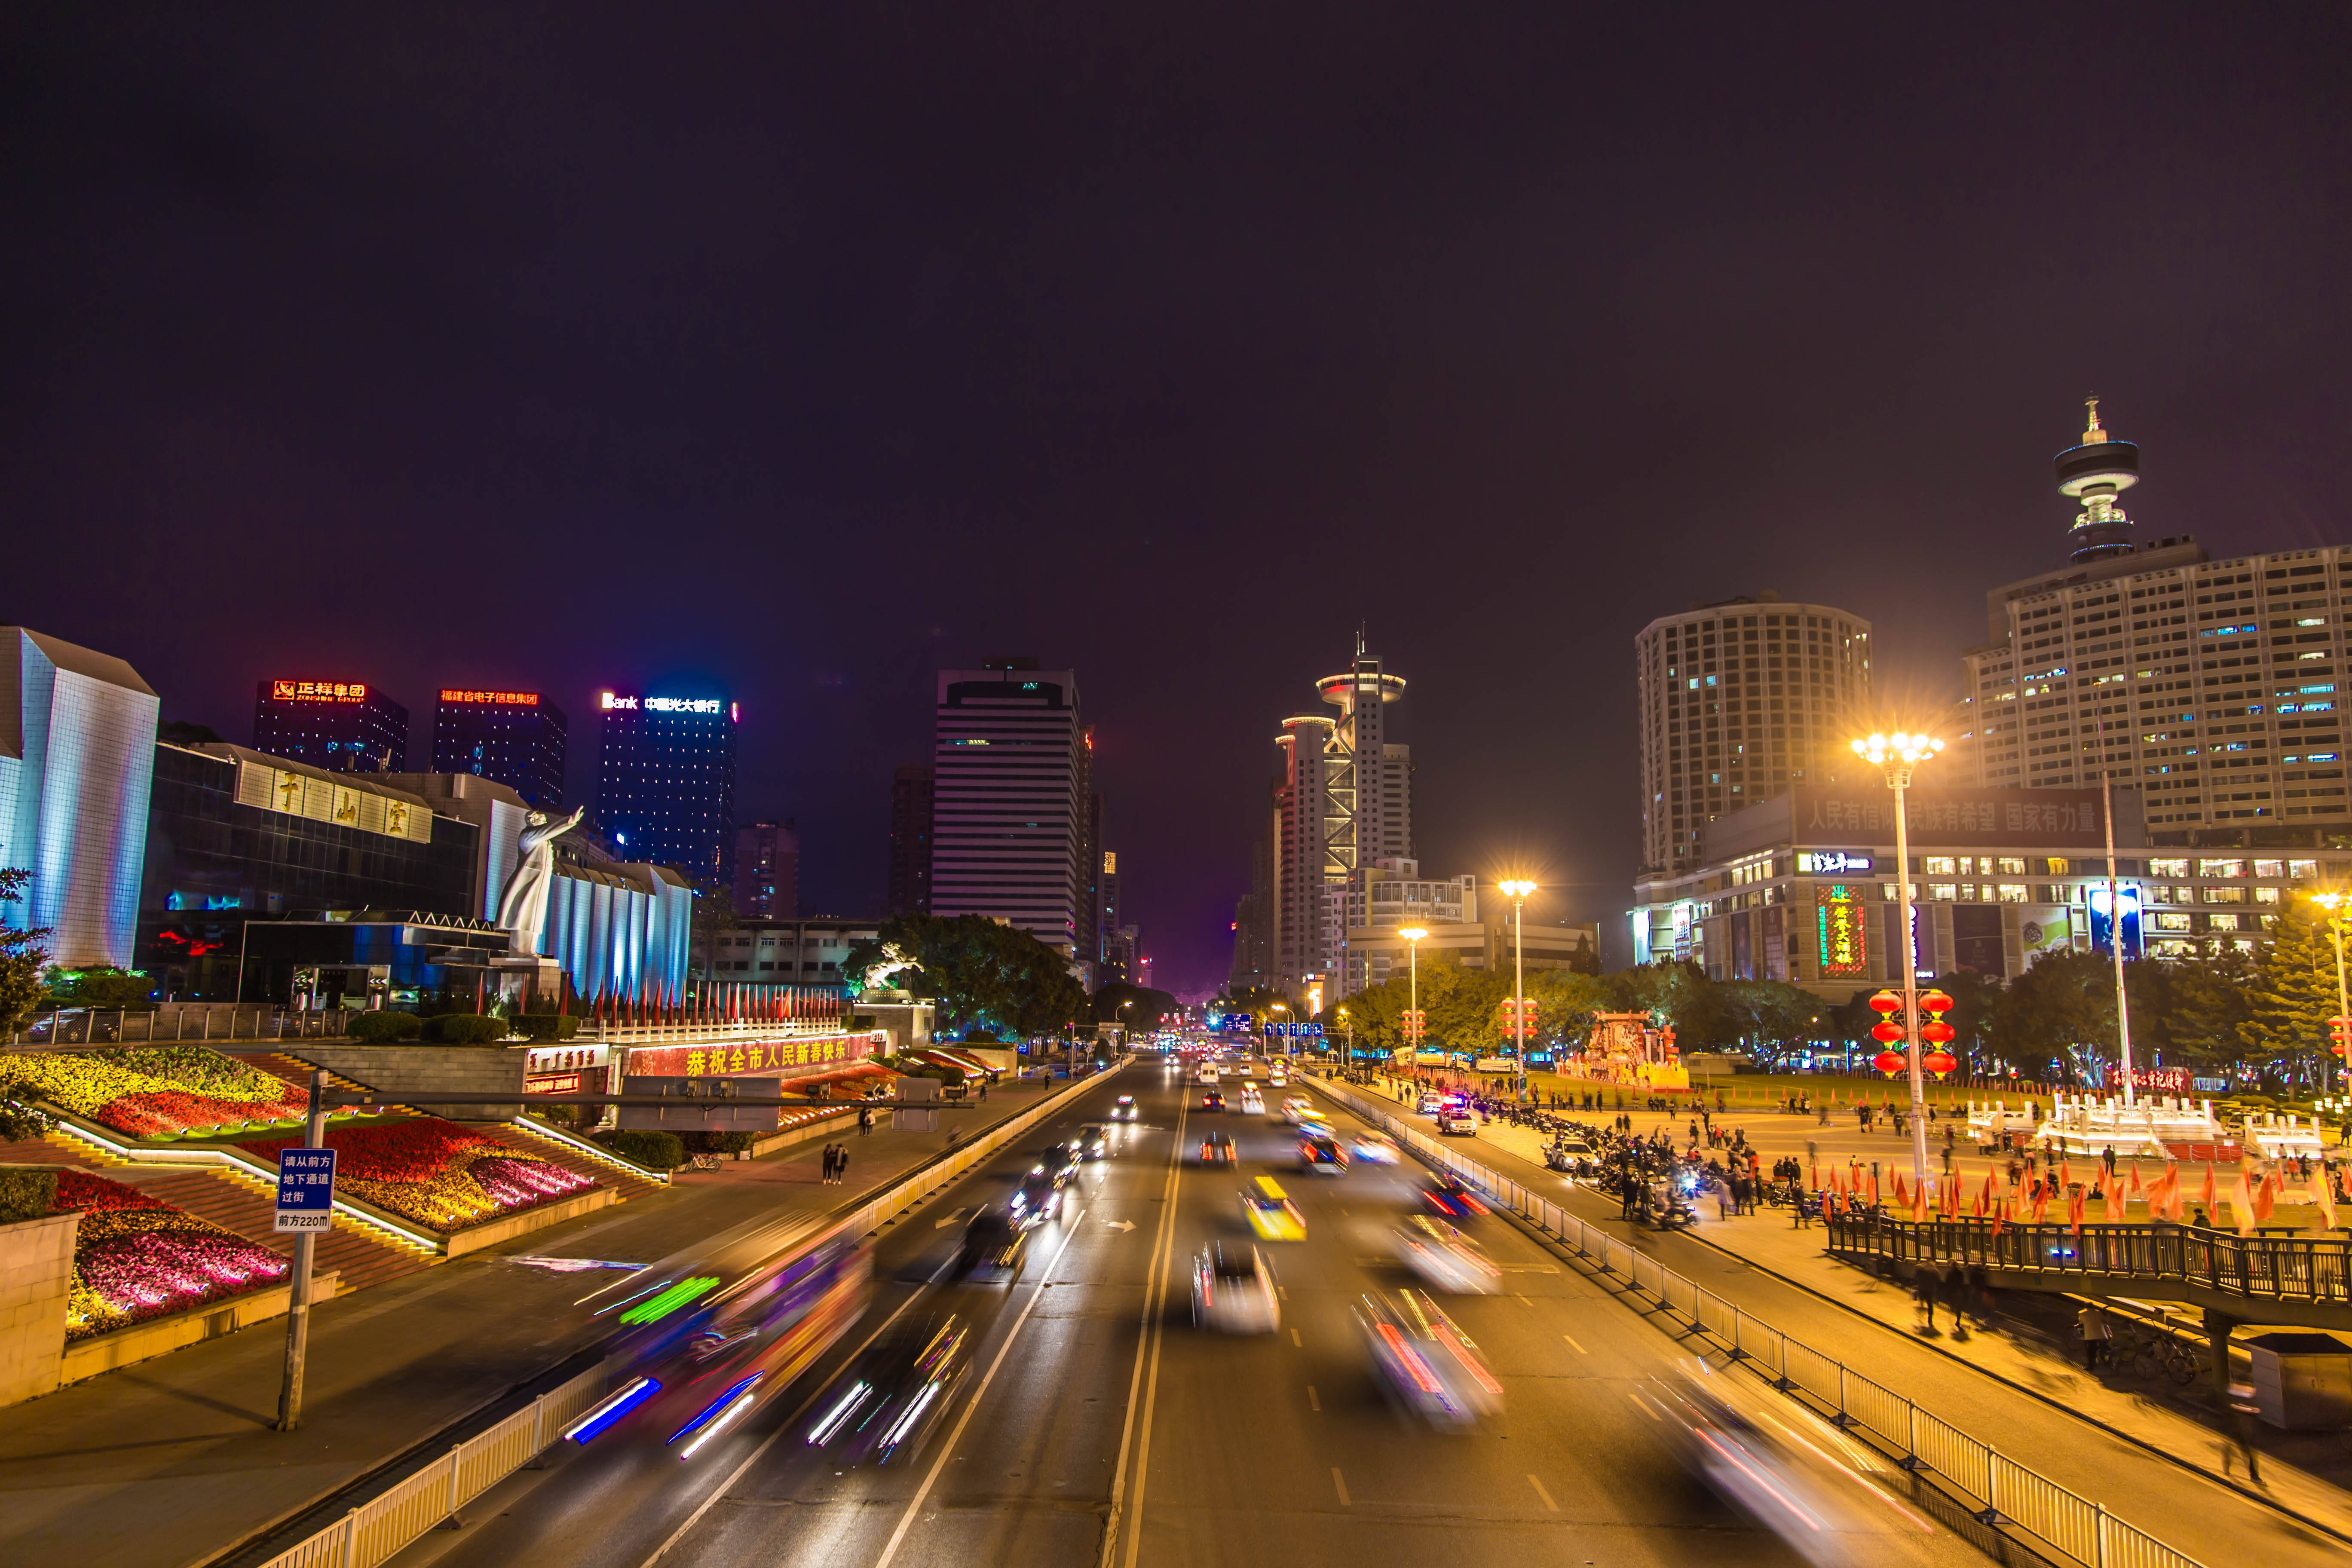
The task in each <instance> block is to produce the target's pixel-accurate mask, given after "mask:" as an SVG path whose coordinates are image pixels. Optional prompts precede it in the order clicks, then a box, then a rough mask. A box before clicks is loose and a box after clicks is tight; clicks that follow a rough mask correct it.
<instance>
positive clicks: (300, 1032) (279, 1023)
mask: <svg viewBox="0 0 2352 1568" xmlns="http://www.w3.org/2000/svg"><path fill="white" fill-rule="evenodd" d="M110 1014H111V1015H112V1016H111V1017H109V1015H110ZM191 1016H193V1018H194V1021H193V1022H191ZM351 1018H352V1015H351V1014H349V1013H345V1012H341V1011H322V1012H317V1013H292V1012H288V1011H285V1010H283V1009H281V1008H277V1007H232V1008H230V1009H229V1010H228V1012H227V1014H226V1016H222V1015H221V1014H219V1013H216V1012H215V1011H214V1010H213V1009H211V1008H195V1007H187V1008H176V1007H175V1008H173V1009H172V1016H171V1019H170V1026H169V1027H168V1028H167V1027H165V1026H164V1025H165V1020H164V1017H163V1010H162V1009H160V1008H159V1009H154V1010H144V1009H132V1008H128V1007H79V1008H68V1009H67V1010H65V1011H62V1012H56V1013H45V1014H43V1015H41V1016H39V1017H37V1018H36V1019H34V1020H33V1021H32V1023H31V1024H30V1025H29V1026H26V1027H24V1028H22V1029H16V1030H12V1031H10V1033H9V1036H8V1043H9V1044H10V1045H12V1046H89V1045H101V1046H114V1045H149V1046H152V1045H157V1044H162V1043H164V1042H169V1043H172V1044H174V1045H198V1046H201V1045H204V1044H206V1043H207V1042H210V1041H214V1040H222V1041H227V1040H340V1039H343V1038H346V1037H347V1036H346V1035H345V1029H346V1027H347V1026H348V1025H349V1023H350V1021H351ZM215 1019H218V1020H219V1021H218V1022H215ZM289 1022H290V1023H291V1025H292V1027H290V1028H289V1027H288V1025H289Z"/></svg>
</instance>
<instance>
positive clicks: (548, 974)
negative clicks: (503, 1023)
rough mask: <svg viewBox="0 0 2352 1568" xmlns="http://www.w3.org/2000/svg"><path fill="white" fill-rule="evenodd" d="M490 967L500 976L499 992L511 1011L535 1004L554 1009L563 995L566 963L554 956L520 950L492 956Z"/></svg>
mask: <svg viewBox="0 0 2352 1568" xmlns="http://www.w3.org/2000/svg"><path fill="white" fill-rule="evenodd" d="M490 969H491V971H492V973H496V974H497V975H498V977H499V996H500V997H502V998H503V999H504V1000H505V1001H506V1003H507V1011H508V1012H509V1013H521V1012H527V1011H529V1010H530V1008H531V1007H533V1006H537V1007H539V1008H541V1010H543V1011H547V1012H552V1011H554V1009H555V1007H556V1005H557V1003H558V1002H559V1001H560V999H561V998H562V995H563V965H562V964H560V963H556V962H555V960H553V959H551V958H541V957H540V956H538V955H537V954H536V953H528V952H518V953H514V954H512V955H510V956H509V957H505V958H494V959H492V960H490Z"/></svg>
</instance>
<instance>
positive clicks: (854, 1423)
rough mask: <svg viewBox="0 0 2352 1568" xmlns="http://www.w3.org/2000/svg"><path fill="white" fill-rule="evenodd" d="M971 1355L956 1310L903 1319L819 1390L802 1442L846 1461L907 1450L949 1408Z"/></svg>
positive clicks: (967, 1331)
mask: <svg viewBox="0 0 2352 1568" xmlns="http://www.w3.org/2000/svg"><path fill="white" fill-rule="evenodd" d="M970 1363H971V1326H970V1325H969V1324H968V1323H966V1322H965V1321H964V1320H963V1319H961V1318H960V1317H958V1316H957V1315H956V1314H955V1313H953V1312H947V1313H941V1314H938V1315H935V1316H932V1317H929V1318H909V1319H908V1320H907V1321H905V1322H903V1323H901V1324H899V1325H898V1326H897V1327H896V1328H895V1329H893V1330H892V1331H890V1332H889V1333H888V1334H886V1335H885V1336H883V1338H882V1339H881V1340H879V1341H877V1342H876V1343H875V1344H873V1345H871V1346H869V1347H868V1348H867V1349H866V1353H864V1354H863V1355H861V1356H859V1357H858V1358H857V1359H856V1362H854V1363H851V1365H850V1367H849V1369H848V1370H847V1371H846V1372H845V1373H842V1374H841V1375H840V1376H839V1377H837V1378H835V1380H834V1384H833V1386H832V1387H831V1388H829V1389H827V1390H825V1392H824V1397H822V1398H820V1399H819V1400H818V1401H817V1402H816V1408H817V1410H818V1413H819V1414H818V1415H817V1417H816V1420H815V1421H814V1423H813V1424H812V1425H811V1426H810V1427H809V1433H808V1446H809V1447H812V1448H825V1449H830V1450H832V1452H833V1455H834V1457H835V1459H836V1460H837V1461H842V1462H845V1463H846V1464H851V1465H854V1464H856V1463H858V1462H859V1461H861V1460H865V1459H871V1460H873V1461H874V1462H875V1463H876V1464H878V1465H887V1464H889V1463H890V1462H891V1461H892V1460H894V1459H906V1458H913V1457H914V1456H915V1455H917V1454H919V1453H920V1452H921V1451H922V1447H923V1443H924V1440H925V1439H926V1438H928V1437H929V1436H930V1434H931V1431H932V1429H933V1428H934V1427H936V1426H938V1425H939V1421H940V1417H941V1416H942V1415H946V1414H947V1408H948V1405H950V1403H951V1397H950V1396H951V1395H952V1394H953V1392H954V1389H955V1385H956V1383H957V1381H958V1380H959V1379H961V1377H962V1376H963V1374H964V1369H965V1368H966V1366H968V1365H969V1364H970Z"/></svg>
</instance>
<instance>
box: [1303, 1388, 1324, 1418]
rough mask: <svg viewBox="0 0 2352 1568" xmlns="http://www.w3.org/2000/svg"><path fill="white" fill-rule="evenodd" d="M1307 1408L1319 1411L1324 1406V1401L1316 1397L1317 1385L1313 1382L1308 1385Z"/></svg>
mask: <svg viewBox="0 0 2352 1568" xmlns="http://www.w3.org/2000/svg"><path fill="white" fill-rule="evenodd" d="M1322 1408H1323V1402H1322V1401H1321V1400H1320V1399H1318V1398H1316V1397H1315V1385H1314V1384H1311V1383H1310V1384H1307V1409H1309V1410H1318V1411H1319V1410H1321V1409H1322Z"/></svg>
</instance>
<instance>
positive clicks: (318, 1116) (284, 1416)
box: [278, 1068, 332, 1432]
mask: <svg viewBox="0 0 2352 1568" xmlns="http://www.w3.org/2000/svg"><path fill="white" fill-rule="evenodd" d="M326 1088H327V1075H326V1073H325V1072H323V1071H321V1070H320V1069H319V1068H311V1069H310V1121H309V1123H308V1125H307V1127H306V1129H305V1131H304V1137H303V1140H302V1146H303V1147H304V1148H306V1149H323V1148H325V1147H326V1146H327V1102H326V1099H325V1095H326ZM330 1212H332V1211H330ZM318 1244H319V1237H318V1233H317V1232H316V1231H310V1230H305V1231H298V1232H297V1233H295V1237H294V1285H293V1289H292V1291H291V1293H290V1297H289V1301H288V1304H287V1308H286V1381H285V1382H284V1384H281V1385H280V1387H279V1388H278V1430H279V1431H280V1432H291V1431H293V1430H294V1429H295V1428H296V1427H297V1426H301V1425H302V1367H303V1362H304V1361H305V1359H306V1358H307V1357H308V1356H309V1355H310V1258H311V1254H312V1253H313V1252H314V1251H315V1250H316V1249H317V1247H318Z"/></svg>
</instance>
